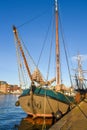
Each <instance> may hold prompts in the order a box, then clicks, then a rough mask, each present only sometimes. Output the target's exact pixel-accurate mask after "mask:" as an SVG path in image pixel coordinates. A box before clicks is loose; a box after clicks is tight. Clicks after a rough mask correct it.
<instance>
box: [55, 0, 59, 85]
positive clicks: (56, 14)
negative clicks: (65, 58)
mask: <svg viewBox="0 0 87 130" xmlns="http://www.w3.org/2000/svg"><path fill="white" fill-rule="evenodd" d="M55 18H56V83H57V85H59V84H60V54H59V53H60V52H59V36H58V5H57V0H55Z"/></svg>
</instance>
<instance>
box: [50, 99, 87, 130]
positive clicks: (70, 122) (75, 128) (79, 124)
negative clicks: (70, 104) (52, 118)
mask: <svg viewBox="0 0 87 130" xmlns="http://www.w3.org/2000/svg"><path fill="white" fill-rule="evenodd" d="M49 130H87V98H86V99H84V100H83V101H82V102H80V103H79V104H78V105H76V107H75V108H73V109H72V110H71V111H70V112H69V113H68V114H66V115H65V116H64V117H62V118H61V119H60V120H59V121H58V122H56V123H55V124H54V125H53V126H52V127H51V128H50V129H49Z"/></svg>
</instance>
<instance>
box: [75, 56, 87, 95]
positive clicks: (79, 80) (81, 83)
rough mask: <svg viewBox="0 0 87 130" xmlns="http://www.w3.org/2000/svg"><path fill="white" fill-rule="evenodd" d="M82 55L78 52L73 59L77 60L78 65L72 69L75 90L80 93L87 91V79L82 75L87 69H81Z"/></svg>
mask: <svg viewBox="0 0 87 130" xmlns="http://www.w3.org/2000/svg"><path fill="white" fill-rule="evenodd" d="M83 58H84V57H83V55H80V54H78V55H77V56H76V57H75V59H76V60H77V64H78V67H77V69H74V71H75V76H74V77H75V80H76V81H75V83H76V85H75V90H76V91H78V92H79V93H80V94H85V93H87V85H86V83H87V79H86V78H85V77H84V73H87V70H83V67H82V60H83Z"/></svg>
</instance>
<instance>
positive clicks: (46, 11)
mask: <svg viewBox="0 0 87 130" xmlns="http://www.w3.org/2000/svg"><path fill="white" fill-rule="evenodd" d="M46 13H48V9H47V10H45V11H44V12H43V13H41V14H39V15H37V16H35V17H33V18H32V19H30V20H28V21H26V22H25V23H23V24H21V25H19V26H17V28H21V27H22V26H24V25H26V24H28V23H30V22H32V21H34V20H36V19H38V18H40V17H42V16H43V15H44V14H46Z"/></svg>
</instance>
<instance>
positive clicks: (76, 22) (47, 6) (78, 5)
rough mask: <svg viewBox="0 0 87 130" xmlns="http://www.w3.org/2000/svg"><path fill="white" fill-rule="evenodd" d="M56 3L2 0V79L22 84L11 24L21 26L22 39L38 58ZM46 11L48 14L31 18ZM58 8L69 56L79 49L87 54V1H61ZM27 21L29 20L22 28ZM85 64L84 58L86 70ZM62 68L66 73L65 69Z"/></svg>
mask: <svg viewBox="0 0 87 130" xmlns="http://www.w3.org/2000/svg"><path fill="white" fill-rule="evenodd" d="M53 4H54V0H0V30H1V31H0V80H4V81H7V82H8V83H10V84H19V79H18V69H17V58H16V49H15V45H14V35H13V31H12V26H13V25H15V26H17V27H19V28H18V30H19V32H20V34H21V36H22V39H23V41H24V43H25V44H26V46H27V48H28V50H29V51H30V53H31V55H33V57H34V59H35V61H36V60H37V58H38V55H39V51H38V46H39V48H41V45H42V44H41V43H42V42H43V40H42V38H43V36H45V32H46V30H47V26H46V24H48V21H49V20H48V19H49V18H50V15H49V14H50V11H51V12H52V9H51V7H52V6H53ZM46 10H47V11H48V13H47V14H46V16H44V17H42V16H41V17H40V18H38V19H36V20H33V21H31V20H32V19H33V18H35V17H36V16H38V15H40V14H42V13H43V12H44V11H46ZM59 11H60V16H61V22H62V27H63V32H64V39H65V43H66V44H67V48H68V50H69V59H71V58H72V57H73V56H75V55H77V53H78V52H79V53H81V54H83V55H86V54H87V0H59ZM27 21H30V22H29V23H28V24H25V25H24V26H21V27H20V25H22V24H24V23H25V22H27ZM32 50H33V51H32ZM62 61H63V59H62ZM86 63H87V62H86V61H85V64H84V66H85V69H86V68H87V65H86ZM64 64H65V61H64ZM71 64H72V63H71ZM73 66H74V63H73ZM42 68H43V67H42ZM71 68H72V67H71ZM63 71H64V73H65V74H66V72H65V70H64V69H63ZM65 74H64V77H66V75H65ZM67 82H68V81H67Z"/></svg>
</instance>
